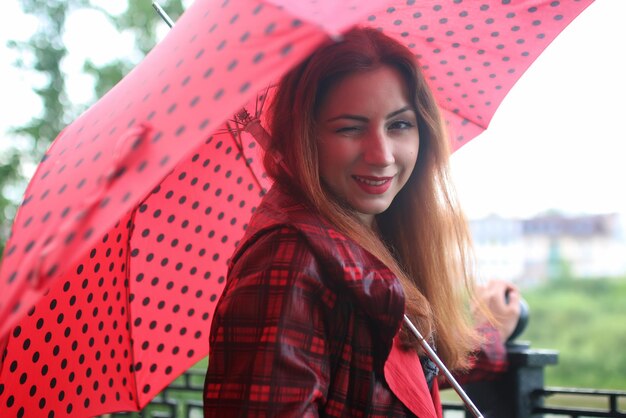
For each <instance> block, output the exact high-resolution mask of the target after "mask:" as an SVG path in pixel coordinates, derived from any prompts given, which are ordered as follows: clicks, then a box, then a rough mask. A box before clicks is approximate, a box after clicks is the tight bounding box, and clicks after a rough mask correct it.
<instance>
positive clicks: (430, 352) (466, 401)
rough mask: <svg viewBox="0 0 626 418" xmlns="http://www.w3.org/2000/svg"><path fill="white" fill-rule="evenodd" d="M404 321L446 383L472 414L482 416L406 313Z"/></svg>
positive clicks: (478, 417) (481, 417)
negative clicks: (444, 377)
mask: <svg viewBox="0 0 626 418" xmlns="http://www.w3.org/2000/svg"><path fill="white" fill-rule="evenodd" d="M404 323H405V324H406V325H407V326H408V327H409V329H410V330H411V331H412V332H413V335H415V336H416V337H417V339H418V341H419V343H420V345H421V346H422V348H423V349H424V351H426V354H427V355H428V358H430V359H431V360H432V361H433V362H434V363H435V364H436V365H437V367H439V370H441V371H442V372H443V374H444V375H445V376H446V379H447V380H448V383H450V385H451V386H452V387H453V388H454V390H455V391H456V393H457V394H458V395H459V396H460V397H461V400H463V403H464V404H465V406H466V407H467V409H468V410H469V411H470V412H471V413H472V415H474V417H475V418H484V417H483V414H481V413H480V411H479V410H478V408H476V405H474V402H472V400H471V399H470V398H469V396H467V394H466V393H465V391H464V390H463V388H461V385H459V383H458V382H457V381H456V379H455V378H454V376H452V373H450V371H449V370H448V368H447V367H446V366H445V365H444V364H443V362H442V361H441V360H440V359H439V357H437V354H436V353H435V351H434V350H433V349H432V348H430V346H429V345H428V343H427V342H426V340H425V339H424V337H422V334H420V332H419V331H418V330H417V328H415V325H413V323H412V322H411V320H410V319H409V317H408V316H406V315H404Z"/></svg>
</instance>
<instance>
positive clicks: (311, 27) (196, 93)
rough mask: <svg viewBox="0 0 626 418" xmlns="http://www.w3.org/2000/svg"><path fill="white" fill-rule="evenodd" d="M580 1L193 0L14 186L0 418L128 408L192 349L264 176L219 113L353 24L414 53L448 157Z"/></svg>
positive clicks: (245, 139)
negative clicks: (437, 111) (439, 113)
mask: <svg viewBox="0 0 626 418" xmlns="http://www.w3.org/2000/svg"><path fill="white" fill-rule="evenodd" d="M590 3H591V0H562V1H541V0H528V1H521V0H519V1H514V0H512V1H506V0H502V1H498V2H475V1H471V2H470V1H463V0H445V1H444V0H439V1H434V0H422V1H419V0H403V1H389V0H385V1H383V0H377V1H369V2H362V1H346V2H334V1H326V2H323V1H317V2H291V1H286V0H283V1H278V0H275V1H269V0H268V1H266V2H258V1H251V0H238V1H236V2H235V1H228V0H220V1H211V0H197V1H196V2H195V3H194V4H193V6H191V7H190V8H189V10H187V12H186V13H185V14H184V15H183V16H182V17H181V19H180V20H179V21H178V22H177V24H176V25H175V26H174V28H173V29H172V30H171V32H170V33H169V34H168V36H167V37H166V38H165V39H164V40H163V41H162V42H161V43H160V44H159V45H158V46H157V47H155V48H154V50H153V51H152V52H151V53H150V54H149V55H148V56H147V57H146V59H145V60H144V61H143V62H142V63H141V64H140V65H139V66H138V67H137V68H135V69H134V70H133V71H132V72H131V73H130V74H129V75H128V76H126V77H125V78H124V79H123V80H122V81H121V82H120V83H119V84H118V85H117V86H116V87H115V88H114V89H112V90H111V91H110V92H109V93H108V94H107V95H106V96H105V97H103V98H102V99H101V100H100V101H98V102H97V103H96V104H95V105H94V106H93V107H91V108H90V109H89V110H88V111H87V112H85V113H84V114H83V115H82V116H81V117H80V118H78V119H77V120H76V121H75V122H74V123H72V124H71V125H69V126H68V127H67V128H66V129H65V130H64V131H63V132H62V133H61V134H60V135H59V137H58V138H57V139H56V140H55V142H54V143H53V145H52V146H51V148H50V150H49V151H48V152H47V153H46V156H45V157H44V159H43V160H42V162H41V163H40V165H39V167H38V169H37V172H36V173H35V175H34V177H33V179H32V180H31V182H30V184H29V186H28V189H27V191H26V193H25V198H24V201H23V203H22V205H21V207H20V209H19V211H18V214H17V217H16V219H15V222H14V225H13V230H12V236H11V238H10V240H9V242H8V243H7V246H6V252H5V254H4V258H3V260H2V261H3V264H2V266H1V267H0V295H2V296H1V297H0V339H2V342H3V343H4V344H6V348H5V351H4V354H3V360H2V364H1V366H0V367H1V369H0V408H2V410H3V411H5V414H3V416H4V415H6V416H25V417H27V416H37V417H40V416H65V415H70V416H85V415H97V414H101V413H105V412H110V411H117V410H137V409H140V408H141V407H143V406H144V405H145V404H146V403H147V402H149V400H150V399H152V397H154V396H155V395H156V394H157V393H158V392H159V391H160V390H161V389H162V388H163V387H164V386H165V385H167V384H168V383H169V382H170V381H171V380H173V379H174V378H175V377H176V376H177V375H178V374H180V373H182V372H183V371H184V370H185V369H187V368H188V367H189V366H190V365H191V364H193V363H194V362H196V361H197V360H199V359H200V358H202V357H203V356H205V355H206V354H207V353H208V333H209V329H210V321H211V318H212V312H213V308H214V304H215V302H216V301H217V299H218V298H219V294H220V292H221V289H222V286H223V282H224V279H225V275H226V266H227V259H228V257H229V256H230V254H231V253H232V251H233V250H234V248H235V246H236V244H237V241H238V240H239V238H240V237H241V236H242V235H243V232H244V230H245V228H246V222H247V220H248V218H249V216H250V215H251V213H252V212H253V211H254V208H255V205H256V204H257V203H258V201H259V199H260V196H261V194H262V190H263V188H266V187H268V186H269V181H268V180H267V179H266V178H264V174H263V171H262V168H261V166H260V164H259V154H258V151H259V148H260V147H258V146H255V142H254V141H253V140H252V139H251V138H250V137H249V136H247V135H246V134H242V135H232V134H231V133H230V131H229V127H232V125H230V126H224V125H223V124H224V121H226V120H227V119H229V117H231V115H233V114H234V113H236V112H237V111H238V109H240V108H241V107H242V106H243V105H244V104H246V103H247V102H249V101H252V102H254V101H255V97H256V94H257V92H263V91H265V90H264V89H266V87H267V86H268V85H271V84H272V83H273V82H275V81H276V80H277V79H278V78H279V77H280V76H281V75H282V74H284V73H285V72H286V71H288V70H289V69H290V68H291V67H293V66H294V65H295V64H297V63H298V62H300V61H301V60H302V59H304V58H305V57H306V56H307V55H308V54H309V53H310V52H311V51H312V50H314V49H315V47H316V46H317V45H319V44H320V43H321V42H324V41H326V40H327V39H328V36H331V37H333V38H339V37H340V34H341V33H342V32H343V31H345V30H347V29H348V28H350V27H351V26H352V25H354V24H363V25H370V26H374V27H377V28H381V29H382V30H383V31H385V33H388V34H389V35H391V36H393V37H395V38H397V39H399V40H400V41H401V42H403V43H405V44H406V45H407V46H408V47H409V48H410V49H412V50H414V51H415V53H416V55H417V57H418V59H419V60H420V63H421V66H422V68H423V70H424V71H425V73H426V75H427V78H428V80H429V81H430V84H431V87H432V89H433V91H434V92H435V94H436V96H437V97H438V101H439V103H440V105H441V106H442V108H443V109H444V116H445V117H446V120H447V122H448V126H449V129H450V140H451V142H452V147H453V149H456V148H458V147H459V146H461V145H462V144H463V143H465V142H467V141H469V140H470V139H471V138H473V137H475V136H476V135H477V134H478V133H480V132H481V131H482V130H484V129H485V128H486V126H487V124H488V122H489V120H490V119H491V117H492V116H493V113H494V112H495V110H496V108H497V106H498V105H499V103H500V102H501V100H502V99H503V97H504V96H505V94H506V93H507V92H508V91H509V90H510V88H511V87H512V86H513V84H514V83H515V82H516V81H517V79H518V78H519V77H520V76H521V74H522V73H523V72H524V71H525V70H526V69H527V68H528V67H529V66H530V64H531V63H532V62H533V60H534V59H535V58H536V57H537V56H538V55H539V54H540V53H541V51H542V50H543V49H544V48H545V47H546V46H547V45H548V44H549V43H550V42H551V41H552V39H554V37H555V36H556V35H557V34H558V33H559V32H560V31H561V30H563V28H564V27H565V26H566V25H567V24H568V23H569V22H570V21H571V20H573V19H574V18H575V16H577V15H578V14H579V13H580V12H582V10H583V9H584V8H585V7H586V6H588V5H589V4H590ZM248 108H249V109H250V110H251V109H253V108H254V105H251V106H249V107H248Z"/></svg>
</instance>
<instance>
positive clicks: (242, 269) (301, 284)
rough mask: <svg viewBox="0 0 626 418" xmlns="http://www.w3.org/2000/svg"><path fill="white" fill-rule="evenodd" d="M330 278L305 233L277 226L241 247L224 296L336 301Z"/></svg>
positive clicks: (285, 226)
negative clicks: (243, 294) (329, 283)
mask: <svg viewBox="0 0 626 418" xmlns="http://www.w3.org/2000/svg"><path fill="white" fill-rule="evenodd" d="M327 278H328V272H327V271H325V269H324V267H323V265H322V263H321V262H320V260H319V258H318V257H317V256H316V254H315V252H314V251H313V250H312V249H311V247H310V245H309V243H308V241H307V240H306V239H305V238H304V237H303V236H302V234H301V232H300V231H299V230H298V229H296V228H294V227H293V226H289V225H276V226H274V227H273V228H271V229H269V230H265V231H263V232H261V233H259V234H256V235H255V236H254V237H251V238H250V239H248V240H247V242H246V243H245V246H244V247H243V248H240V250H239V251H238V254H237V258H236V259H235V260H233V262H232V263H231V266H230V269H229V272H228V281H227V284H226V288H225V290H224V298H229V297H235V295H240V294H242V293H245V294H251V293H256V296H262V297H264V298H270V297H272V296H276V297H282V298H285V297H291V296H293V297H294V298H299V297H300V298H304V299H311V300H316V299H318V298H319V299H322V300H329V299H332V300H334V299H335V297H334V296H332V295H333V294H334V292H333V291H332V289H331V287H329V286H328V281H327ZM251 296H253V295H252V294H251Z"/></svg>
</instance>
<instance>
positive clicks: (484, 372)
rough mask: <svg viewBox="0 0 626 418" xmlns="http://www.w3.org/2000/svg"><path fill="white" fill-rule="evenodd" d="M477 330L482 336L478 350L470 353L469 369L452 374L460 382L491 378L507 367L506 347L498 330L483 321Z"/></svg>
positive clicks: (494, 377)
mask: <svg viewBox="0 0 626 418" xmlns="http://www.w3.org/2000/svg"><path fill="white" fill-rule="evenodd" d="M478 332H479V334H480V335H481V337H482V344H481V346H480V349H479V350H477V351H475V352H474V353H472V355H471V358H470V368H469V370H467V371H466V372H464V373H456V374H455V376H454V377H455V378H456V379H457V381H458V382H459V383H460V384H465V383H471V382H478V381H485V380H493V379H496V378H498V376H500V375H501V374H502V373H504V372H505V371H506V370H507V369H508V366H509V362H508V359H507V352H506V347H505V346H504V343H503V342H502V339H501V338H500V334H499V332H498V330H497V329H496V328H495V327H494V326H493V325H491V324H488V323H485V324H483V325H481V326H480V327H478ZM442 386H443V387H449V384H448V383H447V382H444V383H443V385H442Z"/></svg>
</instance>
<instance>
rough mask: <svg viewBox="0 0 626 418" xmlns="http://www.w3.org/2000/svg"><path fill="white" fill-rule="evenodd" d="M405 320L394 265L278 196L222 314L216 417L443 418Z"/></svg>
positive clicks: (259, 220) (209, 394) (213, 397)
mask: <svg viewBox="0 0 626 418" xmlns="http://www.w3.org/2000/svg"><path fill="white" fill-rule="evenodd" d="M403 314H404V293H403V291H402V287H401V285H400V282H399V281H398V279H397V278H396V277H395V276H394V275H393V273H392V272H391V271H390V270H389V269H388V268H387V267H386V266H384V265H383V264H382V263H381V262H380V261H379V260H378V259H376V258H375V257H373V256H372V255H371V254H369V253H367V252H366V251H365V250H363V249H362V248H361V247H360V246H359V245H358V244H357V243H355V242H354V241H352V240H349V239H348V238H346V237H345V236H343V235H342V234H340V233H338V232H336V231H334V230H333V229H332V227H330V225H328V224H327V223H325V222H324V221H323V220H322V219H320V218H319V217H317V216H315V215H314V214H311V212H310V211H308V210H307V209H306V208H305V207H304V206H303V205H302V204H299V203H297V202H295V201H294V200H293V199H291V198H290V197H288V196H287V195H286V194H284V193H282V192H281V191H279V189H278V188H277V187H274V188H273V189H272V190H271V191H270V192H269V193H268V194H267V196H266V197H265V198H264V201H263V203H262V204H261V206H260V207H259V208H258V210H257V211H256V213H255V215H254V216H253V218H252V220H251V224H250V226H249V228H248V229H247V231H246V236H245V237H244V239H243V240H242V243H241V245H240V246H239V248H238V250H237V251H236V252H235V254H234V255H233V258H232V260H231V264H230V266H229V276H228V281H227V284H226V287H225V289H224V292H223V294H222V297H221V299H220V301H219V303H218V306H217V308H216V311H215V314H214V318H213V323H212V327H211V341H210V344H211V351H210V355H209V368H208V371H207V376H206V381H205V389H204V414H205V417H215V416H219V417H309V416H311V417H313V416H326V417H340V416H342V417H410V416H411V417H412V416H419V417H422V418H423V417H426V418H435V417H441V405H440V402H439V396H438V386H437V383H436V382H435V384H434V385H433V389H432V391H431V392H430V393H429V389H428V387H427V385H426V381H425V379H424V374H423V371H422V369H421V366H420V361H419V357H418V356H417V354H415V353H414V352H410V353H408V352H401V351H400V350H399V349H398V348H397V347H396V346H395V345H394V336H396V334H397V331H398V329H399V327H400V324H401V321H402V317H403ZM477 359H479V360H480V357H477ZM407 387H409V389H410V390H407Z"/></svg>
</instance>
